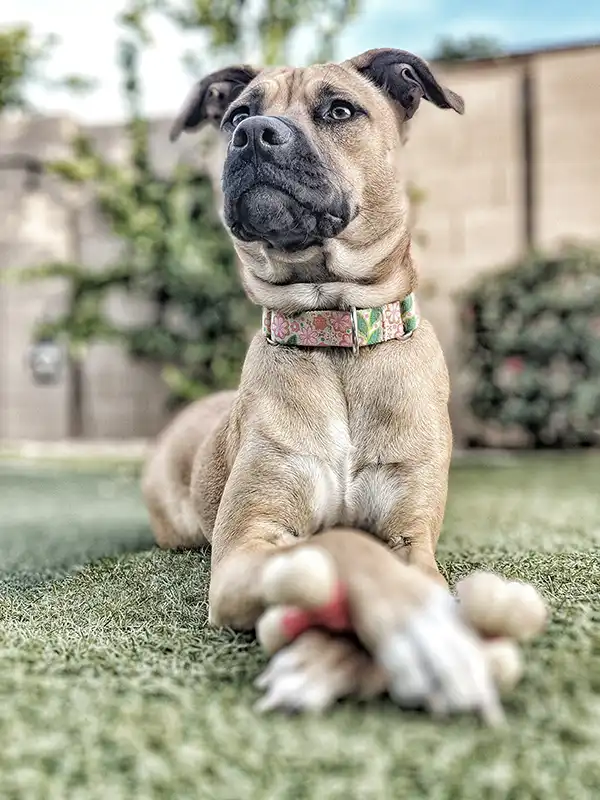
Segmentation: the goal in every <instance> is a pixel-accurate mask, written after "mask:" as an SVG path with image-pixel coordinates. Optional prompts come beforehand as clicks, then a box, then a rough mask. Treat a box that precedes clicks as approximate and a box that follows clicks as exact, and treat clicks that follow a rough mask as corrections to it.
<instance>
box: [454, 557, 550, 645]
mask: <svg viewBox="0 0 600 800" xmlns="http://www.w3.org/2000/svg"><path fill="white" fill-rule="evenodd" d="M456 593H457V596H458V599H459V601H460V609H461V614H462V615H463V617H464V618H465V620H466V621H467V622H468V623H469V624H470V625H471V626H472V627H473V628H475V630H476V631H478V632H479V633H480V634H482V635H483V636H488V637H498V636H501V637H505V636H508V637H510V638H513V639H517V640H518V641H526V640H528V639H532V638H533V637H534V636H536V635H537V634H539V633H540V632H541V631H542V630H543V628H544V627H545V625H546V622H547V619H548V608H547V606H546V604H545V602H544V600H543V599H542V597H541V595H540V594H539V592H538V591H537V590H536V589H535V587H533V586H531V584H527V583H521V582H520V581H507V580H505V579H504V578H501V577H500V576H499V575H495V574H493V573H488V572H476V573H474V574H473V575H469V576H468V577H467V578H464V579H463V580H462V581H460V582H459V583H458V584H457V586H456Z"/></svg>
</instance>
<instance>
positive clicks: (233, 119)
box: [229, 106, 250, 128]
mask: <svg viewBox="0 0 600 800" xmlns="http://www.w3.org/2000/svg"><path fill="white" fill-rule="evenodd" d="M249 116H250V109H249V108H246V107H245V106H243V107H242V108H237V109H236V110H235V111H234V112H233V113H232V114H231V116H230V117H229V123H230V124H231V125H233V127H234V128H236V127H237V126H238V125H239V124H240V122H243V121H244V120H245V119H248V117H249Z"/></svg>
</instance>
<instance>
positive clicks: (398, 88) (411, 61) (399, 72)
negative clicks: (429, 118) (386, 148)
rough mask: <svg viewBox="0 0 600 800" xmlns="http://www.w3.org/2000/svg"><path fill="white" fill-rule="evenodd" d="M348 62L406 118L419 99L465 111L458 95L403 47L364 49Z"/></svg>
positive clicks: (458, 111) (421, 60)
mask: <svg viewBox="0 0 600 800" xmlns="http://www.w3.org/2000/svg"><path fill="white" fill-rule="evenodd" d="M348 64H349V65H350V66H351V67H354V69H356V70H358V72H360V73H361V74H362V75H364V76H365V77H366V78H369V79H370V80H371V81H373V83H375V84H377V86H378V87H379V88H380V89H381V90H382V91H384V92H385V93H386V94H387V95H389V97H391V98H392V99H393V100H395V101H396V102H398V103H400V105H401V106H402V108H403V109H404V112H405V118H406V119H410V118H411V117H412V116H413V115H414V113H415V111H416V110H417V108H418V107H419V103H420V102H421V99H422V98H423V99H425V100H429V102H430V103H434V104H435V105H436V106H438V107H439V108H452V109H453V110H454V111H456V112H457V113H458V114H464V112H465V102H464V100H463V99H462V97H461V96H460V95H458V94H456V92H453V91H452V90H451V89H446V87H445V86H442V85H441V84H440V83H438V81H437V79H436V77H435V75H434V74H433V72H432V71H431V69H430V68H429V65H428V64H427V62H426V61H423V59H422V58H419V56H416V55H414V54H413V53H409V52H408V51H407V50H393V49H391V48H382V49H377V50H368V51H367V52H366V53H363V54H362V55H360V56H356V58H352V59H350V61H349V62H348Z"/></svg>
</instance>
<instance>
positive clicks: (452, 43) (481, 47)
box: [432, 35, 506, 61]
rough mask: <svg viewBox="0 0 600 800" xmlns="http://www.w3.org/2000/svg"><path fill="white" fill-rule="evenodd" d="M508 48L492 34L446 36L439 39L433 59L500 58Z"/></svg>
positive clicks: (469, 59) (467, 59)
mask: <svg viewBox="0 0 600 800" xmlns="http://www.w3.org/2000/svg"><path fill="white" fill-rule="evenodd" d="M505 53H506V49H505V48H504V46H503V45H502V44H501V42H499V41H498V40H497V39H495V38H493V37H492V36H478V35H474V36H464V37H453V36H445V37H443V38H441V39H440V40H439V42H438V43H437V45H436V48H435V50H434V52H433V55H432V60H433V61H471V60H474V59H477V58H498V57H499V56H502V55H505Z"/></svg>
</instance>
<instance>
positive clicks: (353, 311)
mask: <svg viewBox="0 0 600 800" xmlns="http://www.w3.org/2000/svg"><path fill="white" fill-rule="evenodd" d="M350 317H351V319H352V353H353V354H354V355H355V356H356V355H358V351H359V349H360V341H359V338H358V316H357V314H356V306H352V308H351V309H350Z"/></svg>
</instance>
